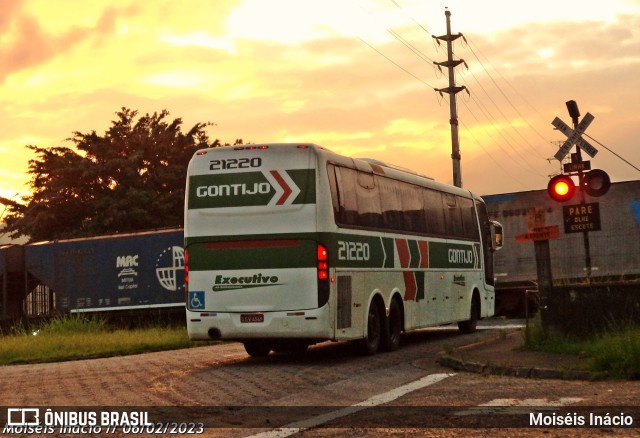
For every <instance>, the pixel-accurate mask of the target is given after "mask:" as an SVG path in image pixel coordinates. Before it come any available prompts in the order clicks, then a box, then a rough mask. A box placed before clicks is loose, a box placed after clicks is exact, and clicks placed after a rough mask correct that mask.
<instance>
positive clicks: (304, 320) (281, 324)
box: [187, 306, 334, 340]
mask: <svg viewBox="0 0 640 438" xmlns="http://www.w3.org/2000/svg"><path fill="white" fill-rule="evenodd" d="M260 315H261V316H260ZM187 323H188V324H187V329H188V333H189V338H190V339H192V340H243V339H259V338H263V339H264V338H273V339H279V338H298V339H304V338H308V339H318V340H319V339H323V340H326V339H333V337H334V332H333V324H331V323H330V317H329V306H324V307H321V308H320V309H311V310H291V311H284V312H257V313H256V312H253V313H246V314H245V313H228V312H193V311H190V310H187Z"/></svg>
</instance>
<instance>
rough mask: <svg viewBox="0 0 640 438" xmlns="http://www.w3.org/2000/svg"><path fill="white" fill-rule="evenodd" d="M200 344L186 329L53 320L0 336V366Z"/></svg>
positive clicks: (84, 319) (79, 319)
mask: <svg viewBox="0 0 640 438" xmlns="http://www.w3.org/2000/svg"><path fill="white" fill-rule="evenodd" d="M194 345H202V344H201V343H195V342H192V341H190V340H189V337H188V336H187V330H186V328H185V327H145V328H138V329H132V330H125V329H112V328H110V327H108V326H107V323H106V321H105V320H104V319H100V318H87V317H85V316H82V315H79V316H75V315H74V316H64V317H58V318H54V319H52V320H51V321H49V322H47V323H44V324H42V325H41V326H39V327H36V328H29V329H26V328H25V327H24V326H21V325H18V326H15V327H13V329H12V330H11V332H10V333H9V334H7V335H5V336H2V337H0V365H11V364H20V363H42V362H58V361H64V360H74V359H87V358H96V357H108V356H120V355H127V354H138V353H146V352H151V351H162V350H171V349H177V348H188V347H192V346H194Z"/></svg>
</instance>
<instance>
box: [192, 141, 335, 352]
mask: <svg viewBox="0 0 640 438" xmlns="http://www.w3.org/2000/svg"><path fill="white" fill-rule="evenodd" d="M316 148H317V147H316V146H314V145H308V144H304V145H296V144H293V145H292V144H275V145H274V144H270V145H249V146H234V147H223V148H214V149H207V150H202V151H198V152H197V153H196V154H195V155H194V156H193V158H192V160H191V162H190V164H189V170H188V177H187V195H186V208H185V253H186V257H187V269H188V274H187V275H188V279H187V285H188V293H187V303H186V307H187V327H188V332H189V336H190V338H191V339H230V340H239V341H242V342H244V343H245V347H246V348H247V351H248V352H249V353H250V354H252V355H256V356H260V355H265V354H268V353H269V351H270V350H271V349H275V348H277V347H278V346H280V347H281V348H283V349H285V348H300V349H301V348H306V346H307V345H308V344H309V342H311V341H312V340H313V339H328V338H330V337H331V336H332V334H331V333H330V332H329V329H328V327H330V326H331V325H330V324H329V310H328V306H327V301H328V297H329V266H328V256H327V249H326V248H325V247H324V245H323V244H322V242H320V241H319V239H318V233H317V231H318V230H317V210H316V191H317V187H316V181H317V180H318V178H317V172H318V169H317V167H318V166H317V149H316Z"/></svg>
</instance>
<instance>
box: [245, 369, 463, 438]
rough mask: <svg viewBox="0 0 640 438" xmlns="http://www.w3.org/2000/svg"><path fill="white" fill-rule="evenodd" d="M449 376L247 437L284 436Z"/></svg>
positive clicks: (420, 381)
mask: <svg viewBox="0 0 640 438" xmlns="http://www.w3.org/2000/svg"><path fill="white" fill-rule="evenodd" d="M451 376H455V373H454V374H430V375H428V376H425V377H423V378H421V379H418V380H415V381H413V382H411V383H407V384H406V385H403V386H399V387H398V388H395V389H392V390H391V391H387V392H384V393H382V394H378V395H374V396H373V397H370V398H368V399H367V400H365V401H363V402H360V403H356V404H354V405H351V406H347V407H345V408H342V409H338V410H337V411H333V412H329V413H326V414H322V415H317V416H315V417H311V418H307V419H306V420H302V421H297V422H295V423H291V424H287V425H285V426H283V427H281V428H278V429H274V430H270V431H267V432H261V433H257V434H255V435H251V436H249V437H247V438H285V437H288V436H291V435H293V434H295V433H298V432H301V431H303V430H306V429H309V428H311V427H316V426H319V425H321V424H324V423H327V422H329V421H333V420H335V419H337V418H342V417H346V416H347V415H351V414H354V413H356V412H360V411H362V410H364V409H367V408H370V407H373V406H379V405H382V404H385V403H389V402H391V401H393V400H395V399H397V398H400V397H402V396H404V395H407V394H408V393H410V392H413V391H416V390H418V389H422V388H425V387H427V386H430V385H433V384H434V383H438V382H440V381H442V380H444V379H446V378H447V377H451Z"/></svg>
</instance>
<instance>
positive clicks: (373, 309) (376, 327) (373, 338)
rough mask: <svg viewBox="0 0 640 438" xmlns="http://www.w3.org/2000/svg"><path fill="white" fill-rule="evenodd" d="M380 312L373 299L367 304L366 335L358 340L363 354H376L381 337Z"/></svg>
mask: <svg viewBox="0 0 640 438" xmlns="http://www.w3.org/2000/svg"><path fill="white" fill-rule="evenodd" d="M382 322H383V321H382V313H381V312H380V307H379V306H378V305H377V304H376V302H375V301H372V302H371V304H370V305H369V312H368V313H367V336H365V337H364V339H361V340H360V350H361V351H362V353H364V354H376V353H377V352H378V349H379V348H380V343H381V339H382V326H383V324H382Z"/></svg>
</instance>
